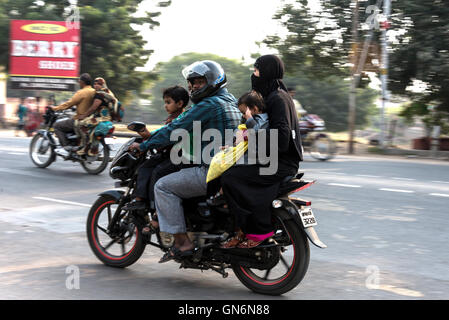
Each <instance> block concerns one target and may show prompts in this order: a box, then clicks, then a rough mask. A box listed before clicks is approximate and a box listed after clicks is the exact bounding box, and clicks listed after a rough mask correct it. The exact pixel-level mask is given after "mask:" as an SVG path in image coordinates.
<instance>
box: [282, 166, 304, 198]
mask: <svg viewBox="0 0 449 320" xmlns="http://www.w3.org/2000/svg"><path fill="white" fill-rule="evenodd" d="M303 175H304V173H303V172H301V173H299V174H297V175H295V176H287V177H285V179H283V180H282V182H281V185H280V186H279V192H278V195H279V196H283V195H286V194H288V193H290V192H291V191H294V190H296V189H299V188H301V187H302V186H304V185H306V184H307V183H308V182H306V181H304V180H301V178H302V176H303Z"/></svg>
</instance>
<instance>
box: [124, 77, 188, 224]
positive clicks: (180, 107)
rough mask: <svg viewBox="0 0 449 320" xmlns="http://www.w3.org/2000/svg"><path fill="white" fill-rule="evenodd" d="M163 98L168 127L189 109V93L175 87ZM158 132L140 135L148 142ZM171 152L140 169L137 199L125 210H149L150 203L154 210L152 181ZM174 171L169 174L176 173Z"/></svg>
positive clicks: (155, 158) (145, 131)
mask: <svg viewBox="0 0 449 320" xmlns="http://www.w3.org/2000/svg"><path fill="white" fill-rule="evenodd" d="M162 97H163V99H164V107H165V110H166V111H167V113H168V118H167V119H166V120H165V122H164V124H165V125H168V124H170V123H171V122H172V121H173V120H175V119H176V118H178V117H179V115H181V114H182V113H183V112H184V110H185V108H186V107H187V104H188V103H189V93H188V92H187V90H186V89H184V88H182V87H180V86H174V87H170V88H167V89H164V91H163V93H162ZM156 132H157V130H155V131H153V132H149V131H148V130H147V129H144V130H143V131H142V132H139V134H140V136H141V137H142V138H144V139H145V140H147V139H148V138H150V137H151V135H154V134H155V133H156ZM169 151H170V150H169V149H165V150H164V152H163V153H162V154H161V156H160V157H153V158H151V159H149V160H147V161H146V162H145V163H144V164H143V165H142V166H141V167H140V168H139V171H138V175H137V186H136V191H135V194H134V196H135V198H134V200H133V201H131V202H130V203H128V204H127V205H126V207H125V208H124V209H126V210H144V209H146V208H147V204H148V203H149V204H150V209H153V210H154V195H153V193H154V192H153V187H154V185H153V186H152V185H150V181H154V175H155V174H156V175H159V177H160V171H161V170H160V168H161V167H160V165H162V163H167V162H170V159H169ZM173 170H175V168H173ZM173 170H172V171H171V172H168V173H172V172H174V171H173ZM155 171H156V172H155ZM164 171H166V170H164ZM158 172H159V174H158ZM168 173H166V174H168ZM154 182H155V181H154ZM153 226H154V227H157V225H156V224H153ZM145 231H149V230H144V232H145Z"/></svg>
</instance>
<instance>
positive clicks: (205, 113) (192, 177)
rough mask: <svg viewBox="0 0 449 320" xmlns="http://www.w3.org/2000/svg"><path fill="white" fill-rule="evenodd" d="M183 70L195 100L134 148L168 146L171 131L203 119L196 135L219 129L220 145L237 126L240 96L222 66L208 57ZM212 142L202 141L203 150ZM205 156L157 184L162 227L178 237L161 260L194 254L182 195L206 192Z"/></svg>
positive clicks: (191, 131) (189, 126)
mask: <svg viewBox="0 0 449 320" xmlns="http://www.w3.org/2000/svg"><path fill="white" fill-rule="evenodd" d="M182 73H183V76H184V78H185V79H186V80H187V81H188V83H189V91H190V98H191V100H192V102H193V103H194V104H193V105H192V106H191V108H190V109H189V110H188V111H187V112H185V113H184V114H183V116H182V117H179V118H177V119H176V120H174V121H173V122H172V123H170V124H169V125H167V126H165V127H163V128H161V129H160V130H159V131H157V132H156V133H155V134H154V135H153V136H152V137H151V138H150V139H148V140H147V141H145V142H143V143H141V144H140V145H133V146H132V148H138V149H139V150H140V151H145V150H148V149H154V148H164V147H166V146H169V145H171V144H173V143H174V141H171V140H170V135H171V133H172V132H173V131H174V130H176V129H184V130H186V131H188V132H189V134H190V135H191V136H192V134H193V130H194V121H198V122H200V123H201V134H200V136H197V135H194V136H193V138H194V139H201V137H202V136H203V132H204V131H206V130H208V129H216V130H218V131H219V132H220V134H221V137H222V139H221V141H214V143H215V144H218V145H219V146H221V145H224V143H225V141H224V138H225V129H235V128H237V126H238V124H239V122H240V119H241V113H240V111H239V110H238V108H237V105H236V104H237V100H236V99H235V97H234V96H233V95H232V94H230V93H229V92H228V90H227V89H226V88H225V86H226V83H227V79H226V75H225V73H224V71H223V68H222V67H221V66H220V65H219V64H218V63H216V62H214V61H209V60H205V61H198V62H195V63H193V64H192V65H190V66H188V67H186V68H185V69H184V70H183V71H182ZM195 134H198V132H196V133H195ZM209 143H210V142H205V141H201V154H202V151H203V149H204V148H205V147H206V146H207V145H209ZM194 144H195V142H194ZM217 149H218V148H214V150H217ZM212 152H213V151H212ZM204 160H205V159H196V161H198V162H199V161H201V164H199V165H198V166H195V167H190V168H185V169H182V170H180V171H178V172H175V173H172V174H169V175H167V176H165V177H163V178H161V179H159V181H158V182H157V183H156V185H155V188H154V189H155V190H154V193H155V203H156V211H157V214H158V219H159V225H160V231H161V232H166V233H171V234H173V235H174V238H175V241H174V245H173V247H172V248H171V249H170V250H169V251H168V252H167V253H166V254H165V255H164V256H163V257H162V259H161V261H160V262H166V261H169V260H171V259H174V258H180V257H185V256H188V255H192V254H193V249H194V244H193V243H192V242H191V241H190V239H189V237H188V236H187V233H186V225H185V219H184V211H183V207H182V199H187V198H193V197H198V196H202V195H206V191H207V188H206V176H207V164H206V163H204ZM198 162H196V163H198Z"/></svg>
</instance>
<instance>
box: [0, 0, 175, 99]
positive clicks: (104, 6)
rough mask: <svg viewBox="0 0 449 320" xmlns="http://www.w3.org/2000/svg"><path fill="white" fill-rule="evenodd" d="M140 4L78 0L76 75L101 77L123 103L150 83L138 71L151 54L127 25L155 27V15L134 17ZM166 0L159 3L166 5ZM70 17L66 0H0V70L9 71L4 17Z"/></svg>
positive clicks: (127, 0) (135, 0)
mask: <svg viewBox="0 0 449 320" xmlns="http://www.w3.org/2000/svg"><path fill="white" fill-rule="evenodd" d="M142 1H143V0H95V1H93V0H78V7H79V10H80V16H81V17H80V18H81V41H82V43H81V49H82V50H81V51H82V54H81V73H84V72H88V73H90V74H91V75H92V77H98V76H101V77H104V78H105V79H106V81H107V82H108V85H109V87H110V88H111V90H113V91H114V93H115V94H116V95H117V96H118V97H119V99H121V100H122V101H126V100H127V99H128V98H129V97H130V96H131V92H132V91H137V92H139V91H140V89H141V88H142V87H143V86H144V85H145V84H146V83H147V82H148V81H150V80H151V78H150V77H149V76H148V74H147V73H145V72H138V71H136V70H135V69H136V68H137V67H143V66H144V65H145V64H146V62H147V61H148V59H149V56H150V55H151V51H149V50H145V49H144V46H145V44H146V42H145V41H144V40H143V38H142V36H141V35H140V34H139V31H137V30H135V29H134V28H133V27H132V26H143V27H145V28H150V29H152V28H154V27H155V26H158V25H159V23H158V22H157V21H156V20H155V18H156V17H157V16H158V15H159V13H158V12H156V13H150V12H147V13H146V16H144V17H136V16H135V13H136V12H137V9H138V6H139V4H140V3H141V2H142ZM170 3H171V1H165V2H161V3H160V6H161V7H162V6H168V5H170ZM71 14H73V11H72V10H70V2H69V1H68V0H62V1H61V0H42V1H35V0H0V66H3V67H6V69H7V67H8V59H9V57H8V54H9V42H8V41H9V19H30V20H32V19H35V20H65V19H66V18H67V17H68V16H69V15H71Z"/></svg>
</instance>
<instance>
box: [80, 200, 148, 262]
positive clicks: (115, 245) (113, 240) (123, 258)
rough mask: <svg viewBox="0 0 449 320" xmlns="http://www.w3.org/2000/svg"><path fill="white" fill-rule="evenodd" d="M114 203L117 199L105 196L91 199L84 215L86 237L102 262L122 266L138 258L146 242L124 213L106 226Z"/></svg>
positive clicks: (115, 207)
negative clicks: (90, 206)
mask: <svg viewBox="0 0 449 320" xmlns="http://www.w3.org/2000/svg"><path fill="white" fill-rule="evenodd" d="M117 206H118V204H117V202H116V200H114V199H113V198H111V197H104V196H102V197H100V198H99V199H98V200H97V201H96V202H95V203H94V205H93V206H92V208H91V209H90V211H89V216H88V218H87V238H88V241H89V245H90V248H91V249H92V251H93V252H94V254H95V255H96V256H97V258H98V259H100V260H101V261H102V262H103V263H104V264H106V265H108V266H111V267H118V268H125V267H128V266H130V265H132V264H133V263H134V262H136V261H137V260H138V259H139V258H140V256H141V255H142V253H143V252H144V250H145V246H146V243H145V241H144V240H143V237H142V234H141V232H140V230H139V229H138V228H137V227H136V226H135V225H134V224H133V223H132V221H131V219H129V218H128V216H127V215H125V216H123V217H121V219H119V221H118V223H117V224H116V225H114V226H111V228H109V229H108V225H109V223H110V221H111V219H112V216H113V215H114V212H115V210H116V209H117Z"/></svg>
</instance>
